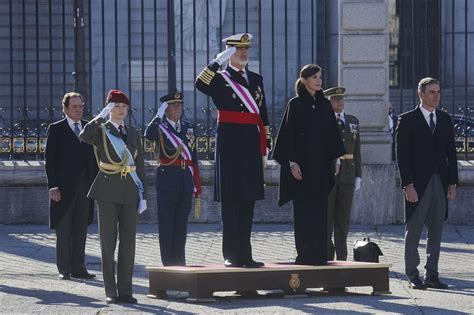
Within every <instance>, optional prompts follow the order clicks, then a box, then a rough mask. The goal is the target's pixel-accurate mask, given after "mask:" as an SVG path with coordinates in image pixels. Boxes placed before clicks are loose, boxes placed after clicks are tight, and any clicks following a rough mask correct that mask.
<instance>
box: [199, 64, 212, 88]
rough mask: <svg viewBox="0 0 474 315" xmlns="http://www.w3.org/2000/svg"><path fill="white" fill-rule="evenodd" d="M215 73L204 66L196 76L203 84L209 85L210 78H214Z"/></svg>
mask: <svg viewBox="0 0 474 315" xmlns="http://www.w3.org/2000/svg"><path fill="white" fill-rule="evenodd" d="M215 75H216V73H215V72H214V71H212V70H211V69H209V68H208V67H206V68H205V69H204V70H202V71H201V73H200V74H199V76H198V79H199V80H201V81H202V82H203V83H204V84H206V85H209V84H211V81H212V78H214V76H215Z"/></svg>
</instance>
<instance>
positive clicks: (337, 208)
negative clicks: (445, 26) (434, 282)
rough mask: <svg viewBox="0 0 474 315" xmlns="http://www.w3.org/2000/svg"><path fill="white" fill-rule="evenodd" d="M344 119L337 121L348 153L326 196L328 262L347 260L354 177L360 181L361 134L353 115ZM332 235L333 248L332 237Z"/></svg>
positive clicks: (342, 159) (357, 121) (345, 116)
mask: <svg viewBox="0 0 474 315" xmlns="http://www.w3.org/2000/svg"><path fill="white" fill-rule="evenodd" d="M342 115H344V118H345V119H343V121H344V120H345V122H340V120H339V119H338V124H339V130H340V132H341V137H342V140H343V141H344V148H345V150H346V152H347V154H346V155H344V156H343V157H342V158H341V159H340V161H341V167H340V171H339V174H338V175H337V176H336V177H335V185H334V187H333V188H332V190H331V192H330V193H329V205H328V224H329V226H328V259H329V260H332V259H334V251H335V252H336V254H337V260H346V259H347V234H348V232H349V223H350V219H351V208H352V197H353V194H354V182H355V178H356V177H361V159H360V132H359V120H358V119H357V118H356V117H355V116H352V115H347V114H342ZM333 231H334V244H333V242H332V234H333Z"/></svg>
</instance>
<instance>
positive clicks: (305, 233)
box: [293, 198, 328, 265]
mask: <svg viewBox="0 0 474 315" xmlns="http://www.w3.org/2000/svg"><path fill="white" fill-rule="evenodd" d="M327 204H328V200H327V198H314V199H309V198H295V199H294V200H293V212H294V227H295V244H296V253H297V257H296V261H295V263H296V264H299V265H325V264H326V263H327V220H328V214H327Z"/></svg>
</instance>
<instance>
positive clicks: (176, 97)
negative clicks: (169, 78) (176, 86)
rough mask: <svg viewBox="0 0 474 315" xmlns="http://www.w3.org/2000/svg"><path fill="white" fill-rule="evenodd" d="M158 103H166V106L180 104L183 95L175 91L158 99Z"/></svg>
mask: <svg viewBox="0 0 474 315" xmlns="http://www.w3.org/2000/svg"><path fill="white" fill-rule="evenodd" d="M160 102H166V103H168V104H174V103H182V102H183V93H181V92H178V91H175V92H172V93H170V94H166V95H165V96H162V97H161V98H160Z"/></svg>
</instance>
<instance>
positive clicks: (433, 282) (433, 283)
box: [425, 277, 448, 290]
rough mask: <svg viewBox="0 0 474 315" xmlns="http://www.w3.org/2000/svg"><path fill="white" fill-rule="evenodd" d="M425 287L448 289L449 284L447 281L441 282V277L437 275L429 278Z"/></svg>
mask: <svg viewBox="0 0 474 315" xmlns="http://www.w3.org/2000/svg"><path fill="white" fill-rule="evenodd" d="M425 287H427V288H433V289H443V290H446V289H447V288H448V285H447V284H446V283H443V282H441V281H440V280H439V278H437V277H436V278H431V279H429V280H428V279H426V280H425Z"/></svg>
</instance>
